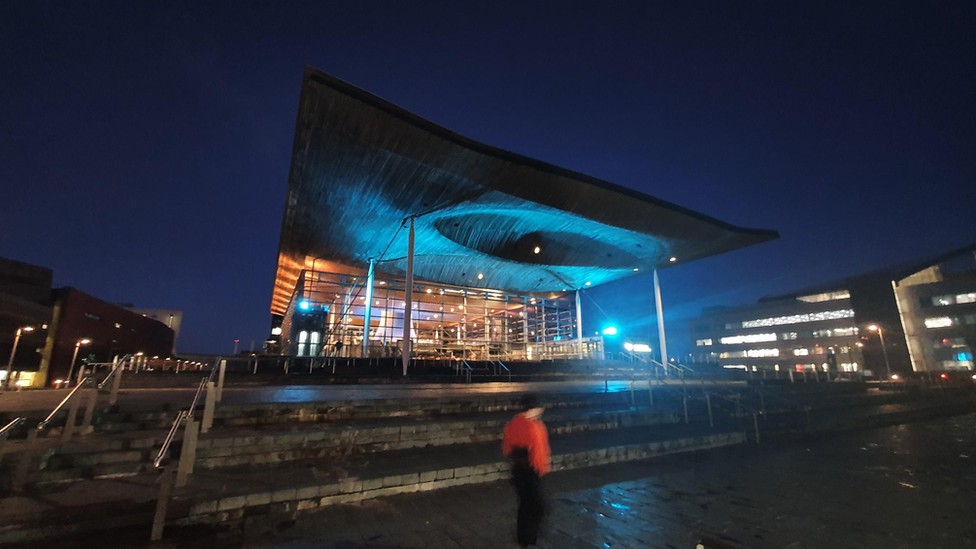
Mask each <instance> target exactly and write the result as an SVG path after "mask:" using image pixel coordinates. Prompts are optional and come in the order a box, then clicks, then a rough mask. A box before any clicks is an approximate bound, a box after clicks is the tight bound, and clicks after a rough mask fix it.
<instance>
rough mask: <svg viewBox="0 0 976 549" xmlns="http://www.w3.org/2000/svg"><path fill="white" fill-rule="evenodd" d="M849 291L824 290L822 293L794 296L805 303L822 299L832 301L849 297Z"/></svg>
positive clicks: (818, 301)
mask: <svg viewBox="0 0 976 549" xmlns="http://www.w3.org/2000/svg"><path fill="white" fill-rule="evenodd" d="M850 297H851V293H850V292H849V291H847V290H838V291H836V292H824V293H822V294H813V295H804V296H800V297H798V298H796V299H797V300H798V301H803V302H806V303H823V302H824V301H834V300H837V299H850Z"/></svg>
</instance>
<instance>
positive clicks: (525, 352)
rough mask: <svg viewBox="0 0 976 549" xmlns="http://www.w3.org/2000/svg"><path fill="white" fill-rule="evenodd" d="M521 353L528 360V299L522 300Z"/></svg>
mask: <svg viewBox="0 0 976 549" xmlns="http://www.w3.org/2000/svg"><path fill="white" fill-rule="evenodd" d="M522 344H523V347H522V353H523V355H524V358H525V359H526V360H527V359H528V358H529V298H527V297H523V298H522Z"/></svg>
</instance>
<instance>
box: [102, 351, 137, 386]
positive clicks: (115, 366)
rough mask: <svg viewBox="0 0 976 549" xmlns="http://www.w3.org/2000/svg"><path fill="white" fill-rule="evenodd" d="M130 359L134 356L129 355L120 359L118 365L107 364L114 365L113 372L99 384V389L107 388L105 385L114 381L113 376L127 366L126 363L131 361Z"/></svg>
mask: <svg viewBox="0 0 976 549" xmlns="http://www.w3.org/2000/svg"><path fill="white" fill-rule="evenodd" d="M130 358H132V355H131V354H128V355H125V356H123V357H122V358H120V359H119V361H118V362H116V363H111V362H107V363H106V364H113V366H114V367H113V368H112V371H110V372H109V373H108V375H107V376H105V379H103V380H102V382H101V383H99V384H98V388H99V389H103V388H104V387H105V384H106V383H108V380H110V379H112V376H114V375H115V373H116V372H118V371H119V369H120V368H122V366H123V365H124V364H125V361H126V360H129V359H130Z"/></svg>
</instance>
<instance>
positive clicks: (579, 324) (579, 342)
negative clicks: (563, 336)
mask: <svg viewBox="0 0 976 549" xmlns="http://www.w3.org/2000/svg"><path fill="white" fill-rule="evenodd" d="M655 280H657V279H655ZM576 357H577V358H580V359H582V358H583V306H582V303H581V302H580V291H579V290H576Z"/></svg>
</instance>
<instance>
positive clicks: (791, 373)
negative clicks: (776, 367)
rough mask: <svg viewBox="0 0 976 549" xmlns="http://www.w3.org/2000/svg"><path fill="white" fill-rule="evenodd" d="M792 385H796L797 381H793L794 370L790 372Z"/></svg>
mask: <svg viewBox="0 0 976 549" xmlns="http://www.w3.org/2000/svg"><path fill="white" fill-rule="evenodd" d="M790 383H796V380H794V379H793V370H790Z"/></svg>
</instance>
